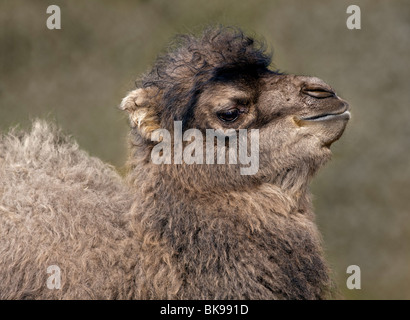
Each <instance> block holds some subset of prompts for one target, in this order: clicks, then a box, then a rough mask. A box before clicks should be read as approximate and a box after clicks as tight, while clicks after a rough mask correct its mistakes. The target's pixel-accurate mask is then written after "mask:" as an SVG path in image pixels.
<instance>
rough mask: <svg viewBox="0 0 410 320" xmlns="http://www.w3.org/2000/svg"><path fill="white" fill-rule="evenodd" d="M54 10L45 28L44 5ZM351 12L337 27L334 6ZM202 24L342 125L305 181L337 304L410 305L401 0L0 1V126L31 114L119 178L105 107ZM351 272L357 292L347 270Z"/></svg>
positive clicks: (408, 16)
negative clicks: (237, 30)
mask: <svg viewBox="0 0 410 320" xmlns="http://www.w3.org/2000/svg"><path fill="white" fill-rule="evenodd" d="M51 4H56V5H59V6H60V8H61V13H62V29H61V30H48V29H47V28H46V20H47V18H48V16H49V15H47V14H46V8H47V7H48V6H49V5H51ZM350 4H356V5H359V6H360V8H361V18H362V21H361V25H362V29H361V30H348V29H347V27H346V19H347V18H348V16H349V15H348V14H347V13H346V8H347V7H348V5H350ZM213 23H222V24H225V25H237V26H240V27H242V28H243V29H244V30H246V31H248V32H251V33H256V34H258V35H260V36H263V37H264V38H265V39H266V41H267V43H268V44H269V45H270V46H271V48H274V64H275V66H276V67H277V68H279V69H280V70H282V71H285V72H290V73H296V74H305V75H314V76H317V77H320V78H322V79H324V80H325V81H326V82H328V83H329V84H331V85H332V86H333V87H334V88H335V89H336V90H337V93H338V94H339V95H340V96H342V97H343V98H344V99H346V100H347V101H349V102H350V104H351V107H352V113H353V120H352V121H351V123H350V124H349V126H348V128H347V131H346V133H345V135H344V136H343V137H342V139H341V140H340V141H339V142H337V143H336V144H335V145H334V146H333V147H332V149H333V152H334V158H333V161H331V162H330V163H329V164H328V165H327V166H326V167H325V168H324V169H322V170H321V172H320V173H319V175H318V177H317V178H316V179H315V181H314V183H313V186H312V189H313V193H314V195H315V200H314V204H315V208H316V213H317V222H318V225H319V228H320V230H321V232H322V234H323V238H324V243H325V249H326V255H327V258H328V260H329V262H330V264H331V266H332V268H333V270H334V273H335V279H336V282H337V284H338V286H339V288H340V291H341V292H342V294H343V295H344V296H345V297H346V298H347V299H410V247H409V241H410V214H409V211H410V162H409V155H410V124H409V122H410V87H409V83H410V82H409V78H410V1H398V0H394V1H375V0H368V1H362V0H356V1H354V3H352V2H351V1H340V0H338V1H336V0H334V1H324V0H323V1H318V0H315V1H301V0H300V1H296V0H286V1H285V0H280V1H274V0H269V1H267V0H266V1H265V0H252V1H237V0H236V1H234V0H229V1H225V0H217V1H215V0H205V1H188V0H178V1H165V0H154V1H148V0H146V1H102V0H98V1H97V0H94V1H82V2H80V1H68V0H65V1H57V0H54V1H41V0H36V1H30V0H17V1H16V0H1V1H0V130H1V131H5V130H7V129H8V128H9V127H11V126H15V125H17V124H19V125H20V126H21V127H23V128H26V127H28V126H29V123H30V119H33V118H36V117H41V118H47V119H50V120H52V121H55V122H57V123H58V125H59V126H60V127H62V128H63V130H64V131H65V132H67V133H70V134H72V135H73V136H74V137H75V138H76V139H77V141H78V142H79V144H80V145H81V147H82V148H83V149H85V150H87V151H88V152H89V153H90V154H91V155H93V156H97V157H100V158H102V159H103V160H104V161H107V162H109V163H112V164H114V165H115V166H117V168H119V169H120V170H121V167H122V166H123V163H124V160H125V158H126V154H127V151H126V150H127V149H126V134H127V132H128V126H127V121H126V116H125V115H123V114H122V113H121V112H120V111H118V110H117V109H116V106H117V105H118V104H119V102H120V101H121V99H122V97H123V96H125V94H126V92H127V91H128V90H131V89H133V88H134V81H135V79H136V78H137V77H138V76H139V75H141V74H142V73H143V72H145V71H147V70H148V68H149V67H150V65H151V64H152V62H153V61H154V59H155V57H156V56H157V55H158V54H159V53H160V52H161V50H163V49H164V47H165V46H166V44H167V43H168V41H169V39H170V38H171V37H172V36H173V35H175V34H176V33H181V32H186V31H191V30H198V29H200V28H201V27H204V26H207V25H209V24H213ZM353 264H354V265H358V266H360V267H361V273H362V281H361V286H362V289H361V290H348V289H347V288H346V279H347V277H348V276H349V275H347V274H346V268H347V267H348V266H349V265H353Z"/></svg>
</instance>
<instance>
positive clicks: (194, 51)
mask: <svg viewBox="0 0 410 320" xmlns="http://www.w3.org/2000/svg"><path fill="white" fill-rule="evenodd" d="M271 56H272V55H271V54H270V53H267V52H266V46H265V44H264V43H263V42H262V41H257V40H255V39H253V38H251V37H249V36H246V35H244V33H243V32H242V31H241V30H239V29H236V28H233V27H219V28H216V29H215V28H210V29H207V30H206V31H204V32H203V33H202V35H200V36H194V35H180V36H177V37H176V38H175V39H174V41H173V42H172V44H171V46H170V47H169V49H168V52H167V53H166V54H164V55H163V56H160V57H159V58H158V59H157V60H156V62H155V64H154V66H153V68H152V70H151V71H150V72H149V73H147V74H146V75H145V76H143V78H142V80H141V84H140V86H141V87H145V88H146V87H156V88H158V89H159V90H160V91H161V93H162V94H161V96H162V99H160V106H158V107H159V109H157V112H158V113H161V114H162V116H163V120H165V121H167V120H168V121H173V120H182V121H183V123H185V124H186V122H187V121H188V120H189V119H190V117H191V116H192V111H193V108H194V106H195V104H196V101H197V98H198V96H199V94H200V93H201V92H202V91H203V89H204V88H205V87H206V86H207V85H208V84H210V83H213V82H217V81H233V80H238V81H247V82H249V80H250V79H257V78H258V76H259V75H260V74H261V73H262V72H265V71H267V67H268V66H269V65H270V63H271Z"/></svg>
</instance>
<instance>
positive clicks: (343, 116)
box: [300, 109, 350, 121]
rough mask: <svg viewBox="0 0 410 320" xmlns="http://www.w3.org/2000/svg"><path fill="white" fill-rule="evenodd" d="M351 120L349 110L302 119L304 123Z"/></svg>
mask: <svg viewBox="0 0 410 320" xmlns="http://www.w3.org/2000/svg"><path fill="white" fill-rule="evenodd" d="M349 119H350V112H349V110H347V109H345V110H343V111H342V112H338V113H322V114H319V115H315V116H311V117H305V118H300V120H303V121H329V120H349Z"/></svg>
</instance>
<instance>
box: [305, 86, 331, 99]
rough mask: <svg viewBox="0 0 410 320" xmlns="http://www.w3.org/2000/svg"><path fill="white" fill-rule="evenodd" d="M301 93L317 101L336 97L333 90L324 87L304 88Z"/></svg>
mask: <svg viewBox="0 0 410 320" xmlns="http://www.w3.org/2000/svg"><path fill="white" fill-rule="evenodd" d="M301 92H302V93H304V94H306V95H308V96H311V97H313V98H317V99H324V98H332V97H336V94H335V93H334V92H333V91H332V90H331V89H329V88H325V87H322V86H304V87H303V88H302V90H301Z"/></svg>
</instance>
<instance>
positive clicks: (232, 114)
mask: <svg viewBox="0 0 410 320" xmlns="http://www.w3.org/2000/svg"><path fill="white" fill-rule="evenodd" d="M239 114H240V112H239V110H238V109H233V110H229V111H224V112H218V113H217V114H216V115H217V116H218V118H219V119H220V120H222V121H224V122H234V121H235V120H236V119H238V117H239Z"/></svg>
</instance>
